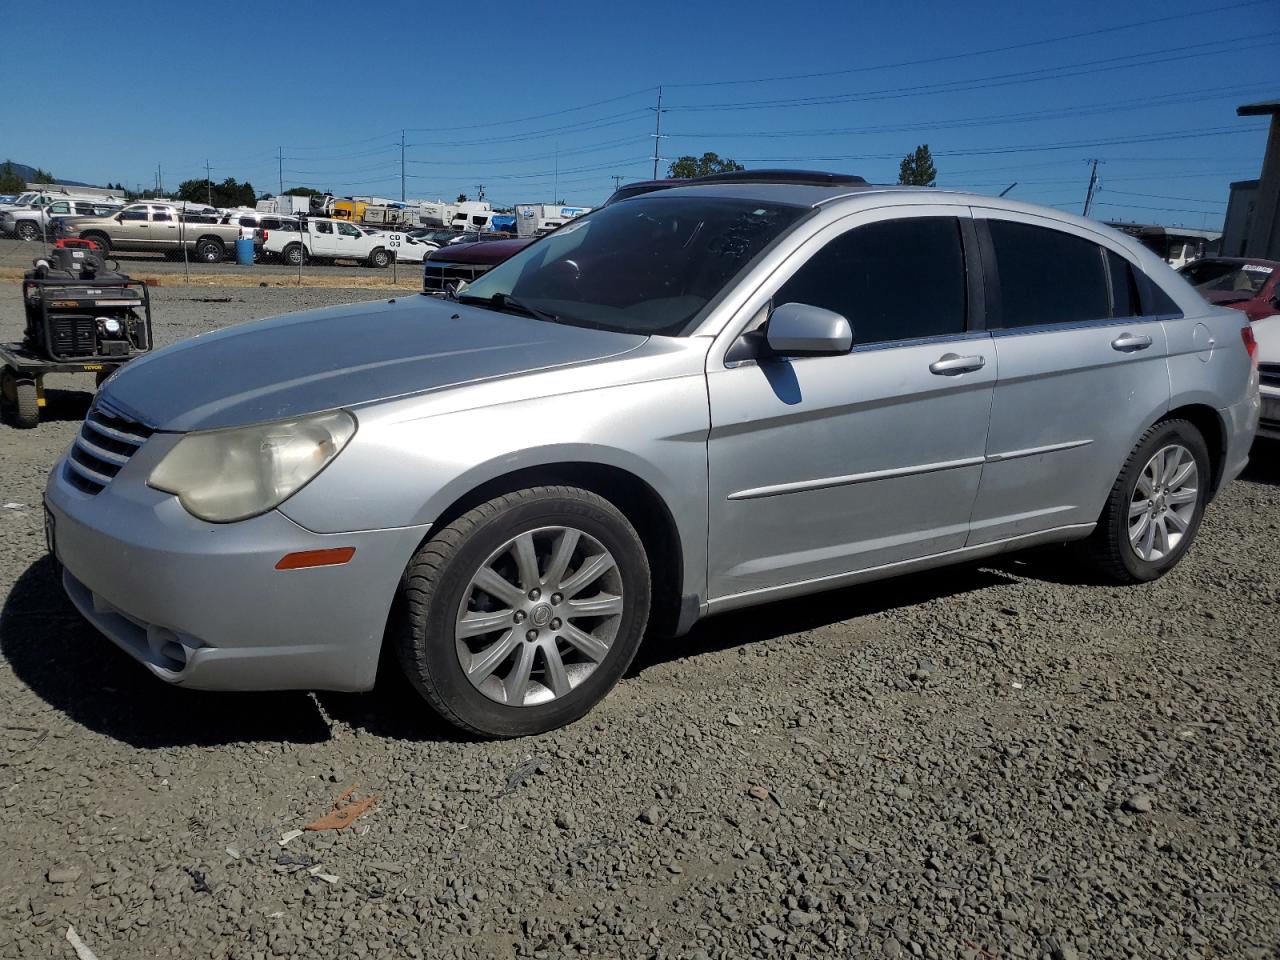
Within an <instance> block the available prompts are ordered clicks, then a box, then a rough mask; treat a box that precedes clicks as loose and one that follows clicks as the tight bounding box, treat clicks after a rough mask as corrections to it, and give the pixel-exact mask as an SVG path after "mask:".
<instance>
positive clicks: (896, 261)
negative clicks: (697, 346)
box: [773, 217, 966, 344]
mask: <svg viewBox="0 0 1280 960" xmlns="http://www.w3.org/2000/svg"><path fill="white" fill-rule="evenodd" d="M965 293H966V291H965V275H964V250H963V248H962V246H961V243H960V223H959V221H958V220H956V219H955V218H954V217H917V218H915V219H908V220H885V221H882V222H880V223H871V224H867V225H866V226H864V227H857V228H855V229H853V230H850V231H849V232H848V233H845V234H842V235H841V236H838V237H836V238H835V239H834V240H832V241H831V242H830V243H828V244H827V245H826V246H825V247H823V248H822V249H821V250H819V251H818V252H817V253H816V254H814V255H813V256H812V257H811V258H810V259H809V262H808V263H806V264H805V265H804V266H803V267H801V268H800V270H799V271H798V272H797V273H796V274H795V275H794V276H793V277H792V278H791V279H790V280H788V281H787V282H786V283H785V284H783V286H782V288H781V289H780V290H779V291H778V292H777V293H776V294H775V295H774V298H773V303H774V306H778V305H779V304H783V303H807V304H810V305H811V306H815V307H822V308H824V309H826V310H833V311H835V312H836V313H839V314H841V315H842V316H844V318H845V319H847V320H848V321H849V323H850V324H851V325H852V326H853V342H854V343H855V344H866V343H884V342H886V341H890V340H911V339H915V338H918V337H936V336H943V335H947V334H956V333H963V332H964V328H965V300H966V298H965Z"/></svg>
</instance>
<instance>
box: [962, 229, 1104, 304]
mask: <svg viewBox="0 0 1280 960" xmlns="http://www.w3.org/2000/svg"><path fill="white" fill-rule="evenodd" d="M987 226H988V228H989V229H990V231H991V243H992V246H993V247H994V252H995V258H996V272H997V274H998V275H999V277H1000V305H1001V320H1002V323H1003V325H1004V326H1005V327H1034V326H1040V325H1042V324H1054V323H1086V322H1089V321H1091V320H1103V319H1106V318H1107V317H1109V316H1110V315H1111V298H1110V294H1109V291H1108V289H1107V288H1108V284H1107V278H1106V275H1105V274H1104V273H1103V269H1102V248H1101V247H1099V246H1098V245H1097V244H1096V243H1093V242H1091V241H1089V240H1085V239H1083V238H1081V237H1076V236H1072V235H1071V234H1069V233H1063V232H1062V231H1060V230H1053V229H1050V228H1048V227H1037V226H1032V225H1031V224H1027V223H1014V222H1012V221H1009V220H988V221H987Z"/></svg>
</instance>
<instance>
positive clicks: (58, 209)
mask: <svg viewBox="0 0 1280 960" xmlns="http://www.w3.org/2000/svg"><path fill="white" fill-rule="evenodd" d="M48 212H49V213H70V212H71V204H69V203H67V201H65V200H59V201H58V202H57V203H51V204H49V209H48Z"/></svg>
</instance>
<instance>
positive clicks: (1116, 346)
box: [1111, 333, 1151, 353]
mask: <svg viewBox="0 0 1280 960" xmlns="http://www.w3.org/2000/svg"><path fill="white" fill-rule="evenodd" d="M1149 346H1151V338H1150V337H1148V336H1147V335H1146V334H1132V333H1122V334H1120V336H1118V337H1116V338H1115V339H1114V340H1112V341H1111V349H1112V350H1119V351H1121V352H1122V353H1132V352H1133V351H1135V350H1145V349H1147V347H1149Z"/></svg>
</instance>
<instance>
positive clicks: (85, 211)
mask: <svg viewBox="0 0 1280 960" xmlns="http://www.w3.org/2000/svg"><path fill="white" fill-rule="evenodd" d="M76 213H77V214H79V215H80V216H82V217H91V216H93V213H94V209H93V204H90V203H77V204H76Z"/></svg>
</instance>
